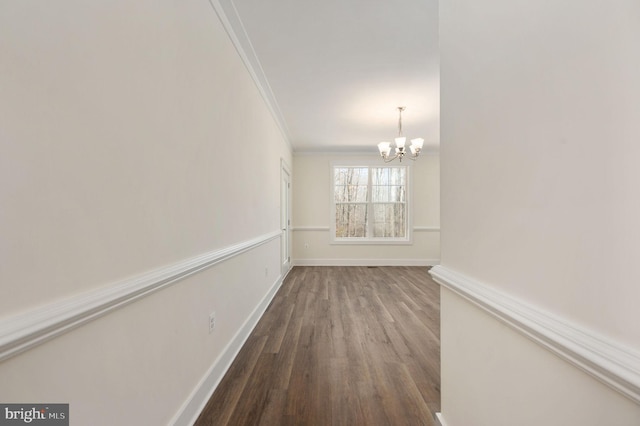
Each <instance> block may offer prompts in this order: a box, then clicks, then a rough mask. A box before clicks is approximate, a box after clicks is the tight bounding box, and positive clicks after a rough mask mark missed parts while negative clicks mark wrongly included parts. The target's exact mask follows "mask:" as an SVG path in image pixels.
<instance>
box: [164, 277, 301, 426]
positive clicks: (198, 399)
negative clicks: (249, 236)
mask: <svg viewBox="0 0 640 426" xmlns="http://www.w3.org/2000/svg"><path fill="white" fill-rule="evenodd" d="M287 273H288V272H287ZM284 278H285V277H283V276H280V277H279V278H278V280H277V281H276V282H275V283H274V284H273V285H272V286H271V289H270V290H269V292H268V293H267V294H266V295H265V296H264V297H263V298H262V300H261V301H260V303H259V304H258V306H256V308H255V309H254V310H253V312H252V313H251V315H250V316H249V317H248V318H247V319H246V321H245V322H244V324H242V327H240V329H239V330H238V332H237V333H236V334H235V335H234V336H233V338H232V339H231V341H230V342H229V343H228V344H227V346H226V347H225V348H224V350H223V351H222V353H221V354H220V355H219V356H218V358H217V359H216V360H215V361H214V362H213V364H212V365H211V367H210V368H209V370H208V371H207V372H206V374H205V375H204V376H203V377H202V379H201V380H200V382H199V383H198V385H197V386H196V387H195V389H194V390H193V391H192V392H191V394H190V395H189V397H188V398H187V400H186V401H185V402H184V403H183V404H182V406H181V407H180V410H178V413H177V414H176V415H175V416H174V417H173V419H172V420H171V422H170V423H169V424H172V425H192V424H194V423H195V421H196V420H197V419H198V416H199V415H200V413H202V410H203V409H204V407H205V405H206V404H207V402H209V399H210V398H211V395H213V392H214V391H215V390H216V388H217V387H218V385H219V384H220V381H221V380H222V378H223V377H224V375H225V374H226V373H227V371H228V370H229V367H231V364H232V363H233V360H234V359H235V358H236V356H237V355H238V353H239V352H240V349H242V346H243V345H244V343H245V342H246V341H247V339H248V338H249V336H250V335H251V332H252V331H253V329H254V328H255V327H256V325H257V324H258V321H260V318H262V315H263V314H264V313H265V311H266V310H267V308H268V307H269V304H270V303H271V301H272V300H273V298H274V297H275V295H276V293H277V292H278V290H279V289H280V286H281V285H282V282H283V281H284Z"/></svg>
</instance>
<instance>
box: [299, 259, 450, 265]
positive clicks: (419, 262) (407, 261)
mask: <svg viewBox="0 0 640 426" xmlns="http://www.w3.org/2000/svg"><path fill="white" fill-rule="evenodd" d="M439 264H440V259H293V265H294V266H433V265H439Z"/></svg>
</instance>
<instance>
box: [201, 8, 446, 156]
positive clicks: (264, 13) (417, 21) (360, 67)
mask: <svg viewBox="0 0 640 426" xmlns="http://www.w3.org/2000/svg"><path fill="white" fill-rule="evenodd" d="M211 3H212V5H213V6H214V8H215V9H216V11H217V12H218V14H219V15H220V17H221V19H222V21H223V23H224V24H225V27H226V29H227V32H229V34H230V36H231V38H232V39H233V40H234V43H235V44H236V48H237V49H238V51H239V53H240V55H241V56H242V57H243V59H244V60H245V62H246V63H247V65H248V66H249V68H250V71H251V72H252V73H253V74H254V79H256V81H257V82H258V86H259V87H260V89H261V91H262V94H263V96H264V97H265V99H266V100H267V102H268V104H269V105H270V108H271V110H272V112H273V114H274V117H275V118H276V120H277V121H278V123H279V125H280V127H281V129H282V130H283V133H284V134H285V135H286V136H287V138H288V139H289V141H290V142H291V145H292V146H293V149H294V151H295V152H346V151H352V152H372V153H377V147H376V145H377V144H378V142H381V141H383V140H385V141H389V142H391V141H392V140H393V138H394V137H395V136H397V133H398V110H397V107H398V106H405V107H406V110H405V111H404V112H403V114H402V127H403V133H404V135H405V136H407V138H409V139H410V138H416V137H422V138H424V139H425V149H427V150H434V151H435V150H437V149H438V145H439V140H440V132H439V107H440V94H439V60H438V2H437V0H401V1H391V0H320V1H305V0H271V1H265V0H211Z"/></svg>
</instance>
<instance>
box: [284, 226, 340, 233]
mask: <svg viewBox="0 0 640 426" xmlns="http://www.w3.org/2000/svg"><path fill="white" fill-rule="evenodd" d="M291 230H292V231H327V232H329V231H330V230H331V228H329V227H328V226H295V227H293V228H291Z"/></svg>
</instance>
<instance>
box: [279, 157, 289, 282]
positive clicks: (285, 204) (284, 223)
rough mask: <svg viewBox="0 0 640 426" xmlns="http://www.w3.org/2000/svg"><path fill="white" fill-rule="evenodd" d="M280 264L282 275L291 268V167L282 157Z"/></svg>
mask: <svg viewBox="0 0 640 426" xmlns="http://www.w3.org/2000/svg"><path fill="white" fill-rule="evenodd" d="M280 230H281V232H282V235H281V239H280V247H281V249H280V264H281V271H280V272H281V273H282V276H283V277H284V276H286V275H287V272H289V269H291V168H289V166H288V165H287V163H286V162H285V161H284V159H280Z"/></svg>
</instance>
